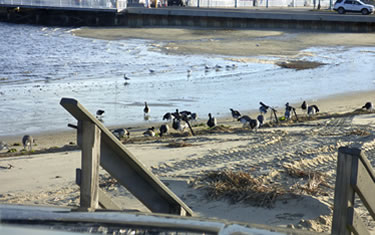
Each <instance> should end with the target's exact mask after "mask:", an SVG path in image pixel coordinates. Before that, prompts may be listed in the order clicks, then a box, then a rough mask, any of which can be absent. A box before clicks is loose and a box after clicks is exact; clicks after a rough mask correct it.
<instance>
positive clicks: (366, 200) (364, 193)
mask: <svg viewBox="0 0 375 235" xmlns="http://www.w3.org/2000/svg"><path fill="white" fill-rule="evenodd" d="M351 183H352V186H353V187H354V189H355V191H356V192H357V193H358V195H359V197H360V198H361V201H362V202H363V204H364V205H365V206H366V208H367V210H368V211H369V212H370V214H371V216H372V218H373V219H374V220H375V182H374V180H373V179H372V177H371V176H370V174H369V172H368V169H367V168H366V166H365V165H364V164H363V162H362V161H358V170H357V174H356V175H355V176H354V177H353V178H352V182H351Z"/></svg>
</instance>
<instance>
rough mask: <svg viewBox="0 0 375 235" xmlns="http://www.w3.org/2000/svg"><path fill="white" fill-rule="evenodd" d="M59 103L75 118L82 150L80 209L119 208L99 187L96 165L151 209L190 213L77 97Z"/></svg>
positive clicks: (78, 172)
mask: <svg viewBox="0 0 375 235" xmlns="http://www.w3.org/2000/svg"><path fill="white" fill-rule="evenodd" d="M60 104H61V105H62V106H63V107H64V108H65V109H66V110H67V111H68V112H69V113H70V114H71V115H73V116H74V117H75V118H76V119H77V120H78V125H77V126H76V128H77V143H78V146H79V147H80V148H81V150H82V169H78V170H77V179H78V180H77V182H78V183H79V185H80V186H81V187H80V208H79V209H80V210H83V211H95V210H96V209H97V208H98V207H99V205H100V206H102V207H104V208H106V209H119V207H118V206H117V205H116V203H114V202H113V201H112V200H111V199H110V197H108V196H107V195H106V193H105V192H104V191H103V190H101V189H100V188H99V164H100V165H101V166H102V167H103V168H104V169H105V170H106V171H107V172H108V173H109V174H111V176H112V177H114V178H115V179H116V180H117V181H118V182H119V183H120V184H121V185H123V186H124V187H125V188H126V189H128V190H129V192H131V193H132V194H133V195H134V196H135V197H136V198H137V199H138V200H139V201H140V202H142V203H143V204H144V205H145V206H146V207H147V208H148V209H149V210H150V211H151V212H157V213H167V214H177V215H187V216H191V215H192V213H193V212H192V210H191V209H190V208H189V207H188V206H187V205H186V204H185V203H184V202H183V201H182V200H181V199H180V198H178V197H177V196H176V195H175V194H174V193H173V192H172V191H171V190H170V189H169V188H168V187H167V186H165V185H164V184H163V183H162V182H161V181H160V180H159V179H158V178H157V177H156V176H155V175H154V174H152V172H151V171H149V170H148V169H147V168H146V167H144V166H143V164H142V163H141V162H140V161H139V160H138V159H137V158H136V157H135V156H133V154H132V153H130V152H129V151H128V150H127V149H126V148H125V146H124V145H123V144H122V143H121V142H120V141H119V140H118V139H117V138H116V137H115V136H114V135H113V134H112V133H111V132H110V131H109V130H108V129H107V128H106V127H105V126H104V125H103V124H102V123H101V122H99V121H98V120H97V119H96V118H95V117H94V116H93V115H92V114H91V113H89V112H88V111H87V110H86V109H85V108H84V107H83V106H82V105H81V104H80V103H79V102H78V101H77V100H75V99H69V98H63V99H61V101H60Z"/></svg>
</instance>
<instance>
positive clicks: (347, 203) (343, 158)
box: [332, 147, 360, 235]
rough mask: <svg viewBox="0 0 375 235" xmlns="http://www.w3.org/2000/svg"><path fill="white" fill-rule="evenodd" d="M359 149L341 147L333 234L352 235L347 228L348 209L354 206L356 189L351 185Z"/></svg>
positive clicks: (337, 172)
mask: <svg viewBox="0 0 375 235" xmlns="http://www.w3.org/2000/svg"><path fill="white" fill-rule="evenodd" d="M359 154H360V150H359V149H350V148H348V147H341V148H339V151H338V159H337V171H336V185H335V198H334V210H333V221H332V234H337V235H350V234H351V232H350V231H349V229H348V227H347V222H348V208H349V207H353V205H354V196H355V192H354V189H353V188H352V187H351V185H350V179H351V175H352V172H351V171H352V165H353V156H356V155H359Z"/></svg>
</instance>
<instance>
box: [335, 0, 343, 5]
mask: <svg viewBox="0 0 375 235" xmlns="http://www.w3.org/2000/svg"><path fill="white" fill-rule="evenodd" d="M342 1H343V0H337V1H336V2H335V4H337V3H342Z"/></svg>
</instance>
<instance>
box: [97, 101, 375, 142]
mask: <svg viewBox="0 0 375 235" xmlns="http://www.w3.org/2000/svg"><path fill="white" fill-rule="evenodd" d="M259 104H260V107H259V115H258V116H257V118H255V119H253V118H251V117H250V116H248V115H241V113H240V112H239V111H238V110H234V109H232V108H230V109H229V110H230V112H231V115H232V117H233V119H234V120H236V121H239V122H240V123H241V124H242V125H243V127H244V128H249V129H251V130H253V131H257V129H258V128H260V127H261V126H262V125H263V124H264V122H265V114H267V113H270V118H269V121H270V122H273V121H275V122H278V121H279V120H280V119H279V118H278V117H277V110H276V109H275V108H273V107H271V106H269V105H266V104H264V103H263V102H259ZM300 108H301V109H302V110H303V111H304V112H306V113H307V115H308V116H313V115H315V114H317V113H318V112H319V111H320V110H319V108H318V106H317V105H315V104H312V105H308V104H307V102H306V101H303V103H302V105H301V106H300ZM362 109H366V110H368V111H372V109H373V104H372V102H366V103H365V105H363V107H362ZM143 113H144V116H149V115H150V107H149V106H148V104H147V102H145V106H144V109H143ZM97 116H98V113H97ZM293 117H294V118H295V119H296V120H297V121H298V116H297V113H296V108H295V107H292V106H291V105H289V103H286V104H285V112H284V116H283V117H282V119H281V120H289V119H291V118H293ZM145 120H148V119H146V118H145ZM162 120H163V121H165V123H164V124H162V125H160V127H159V136H160V137H162V136H164V135H167V134H168V133H169V132H170V126H171V128H173V129H174V130H176V131H180V132H184V131H185V130H186V129H188V128H189V129H190V131H191V133H192V134H193V135H194V131H193V128H192V126H191V122H193V121H196V120H198V115H197V113H193V112H190V111H186V110H184V111H179V110H178V109H176V111H174V112H167V113H165V114H164V115H163V117H162ZM205 124H206V125H207V126H208V127H209V128H214V127H215V126H217V125H218V123H217V119H216V118H215V117H214V116H212V114H211V113H208V120H207V122H206V123H205ZM112 133H113V134H114V135H115V136H116V137H117V138H119V139H121V138H124V137H129V135H130V132H129V131H128V130H127V129H125V128H118V129H115V130H113V131H112ZM143 135H144V136H155V135H156V129H155V127H150V128H148V129H147V130H146V131H145V132H143Z"/></svg>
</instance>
